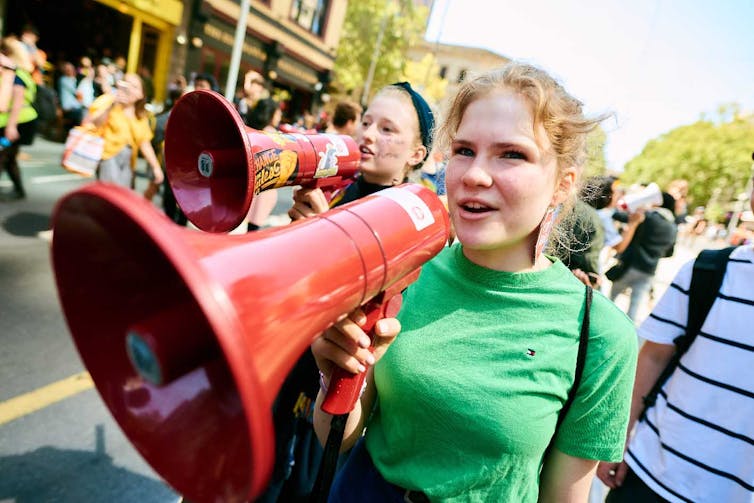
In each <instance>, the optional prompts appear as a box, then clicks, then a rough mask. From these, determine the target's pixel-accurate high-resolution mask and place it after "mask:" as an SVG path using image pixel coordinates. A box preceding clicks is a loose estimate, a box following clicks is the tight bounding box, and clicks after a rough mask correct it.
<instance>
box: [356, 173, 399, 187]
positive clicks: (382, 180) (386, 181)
mask: <svg viewBox="0 0 754 503" xmlns="http://www.w3.org/2000/svg"><path fill="white" fill-rule="evenodd" d="M361 178H363V179H364V181H365V182H367V183H373V184H375V185H384V186H386V187H388V186H393V185H398V184H400V183H402V182H403V178H404V177H403V176H402V175H398V176H397V177H394V176H387V175H383V176H380V175H375V174H373V173H365V172H363V171H362V172H361Z"/></svg>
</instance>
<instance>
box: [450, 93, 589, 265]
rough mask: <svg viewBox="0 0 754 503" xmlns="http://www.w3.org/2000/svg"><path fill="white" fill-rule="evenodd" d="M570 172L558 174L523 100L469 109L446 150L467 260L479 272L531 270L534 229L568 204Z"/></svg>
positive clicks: (488, 100) (492, 99)
mask: <svg viewBox="0 0 754 503" xmlns="http://www.w3.org/2000/svg"><path fill="white" fill-rule="evenodd" d="M575 172H576V170H575V168H569V169H567V170H565V172H564V173H562V174H560V175H559V174H558V164H557V160H556V156H555V153H554V152H553V150H552V146H551V145H550V142H549V140H548V139H547V135H546V134H545V131H544V129H543V128H542V127H541V126H540V129H539V131H537V134H536V136H535V134H534V121H533V117H532V113H531V111H530V107H529V105H528V104H527V102H526V101H525V100H524V98H522V97H520V96H518V95H516V94H515V93H513V92H509V91H498V92H493V93H491V94H488V95H485V96H482V97H480V98H478V99H477V100H476V101H474V102H472V103H471V104H470V105H468V107H467V108H466V110H465V112H464V114H463V117H462V119H461V122H460V124H459V127H458V131H457V132H456V135H455V138H454V140H453V143H452V145H451V153H450V159H449V161H448V166H447V174H446V177H447V178H446V184H447V191H448V204H449V210H450V215H451V218H452V221H453V224H454V226H455V231H456V233H457V235H458V239H459V241H461V243H463V246H464V254H465V255H466V256H467V257H468V258H469V259H470V260H471V261H472V262H475V263H477V264H479V265H482V266H485V267H488V268H491V269H498V270H508V271H518V270H523V269H527V268H530V267H532V265H533V256H534V245H535V242H536V240H537V233H538V229H539V224H540V222H541V221H542V218H543V217H544V215H545V213H546V212H547V210H548V208H549V207H554V206H557V205H558V204H560V203H562V202H563V201H564V200H565V198H566V197H567V194H568V191H569V190H570V188H571V186H572V184H573V181H574V178H575ZM556 187H557V190H556Z"/></svg>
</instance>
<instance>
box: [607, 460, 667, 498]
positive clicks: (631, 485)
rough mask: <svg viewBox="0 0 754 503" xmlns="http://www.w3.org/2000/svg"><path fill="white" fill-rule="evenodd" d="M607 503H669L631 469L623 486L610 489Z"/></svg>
mask: <svg viewBox="0 0 754 503" xmlns="http://www.w3.org/2000/svg"><path fill="white" fill-rule="evenodd" d="M605 503H668V500H666V499H665V498H661V497H660V496H658V495H657V493H656V492H654V491H653V490H652V489H650V488H649V487H647V484H645V483H644V481H643V480H641V479H640V478H639V477H637V476H636V474H635V473H634V471H633V470H632V469H631V468H629V469H628V473H626V479H625V480H624V481H623V485H622V486H620V487H619V488H617V489H610V492H609V493H607V498H605Z"/></svg>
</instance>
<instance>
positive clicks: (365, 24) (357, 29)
mask: <svg viewBox="0 0 754 503" xmlns="http://www.w3.org/2000/svg"><path fill="white" fill-rule="evenodd" d="M428 15H429V11H428V9H427V8H426V7H425V6H421V5H419V6H414V3H413V2H412V1H411V0H388V1H386V0H358V1H351V2H348V9H347V10H346V18H345V21H344V23H343V33H342V35H341V38H340V44H339V45H338V54H337V56H336V58H335V65H334V68H333V73H334V79H333V84H332V85H333V87H334V88H335V89H336V94H343V95H349V96H351V97H352V98H353V99H356V100H360V99H361V94H362V91H363V89H364V85H365V83H366V81H367V75H368V73H369V67H370V64H371V62H372V58H373V56H374V55H375V54H377V55H378V57H377V59H376V65H375V67H374V76H373V78H372V82H371V85H370V92H369V96H367V97H366V101H369V99H370V98H371V96H372V95H374V93H375V92H376V91H377V90H379V89H380V88H381V87H383V86H385V85H387V84H390V83H393V82H396V81H398V80H400V78H401V75H402V74H403V73H404V68H405V64H406V51H407V49H408V47H409V46H410V45H412V44H414V43H416V42H417V41H418V40H419V39H420V38H421V37H422V36H423V35H424V28H425V26H426V24H427V17H428ZM381 30H382V37H381V41H380V44H379V47H377V51H375V48H376V45H377V44H376V43H377V40H378V38H380V37H379V33H380V31H381Z"/></svg>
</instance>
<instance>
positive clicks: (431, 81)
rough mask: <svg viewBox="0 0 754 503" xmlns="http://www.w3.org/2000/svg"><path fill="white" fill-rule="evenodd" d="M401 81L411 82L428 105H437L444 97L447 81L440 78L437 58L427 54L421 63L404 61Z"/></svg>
mask: <svg viewBox="0 0 754 503" xmlns="http://www.w3.org/2000/svg"><path fill="white" fill-rule="evenodd" d="M401 80H406V81H408V82H411V85H412V86H413V87H415V88H416V89H417V90H418V91H419V92H421V94H422V96H424V98H426V99H427V101H429V102H430V103H434V104H435V105H436V104H438V103H439V102H440V101H441V100H442V99H443V98H444V97H445V90H446V88H447V87H448V81H447V79H443V78H440V68H439V66H438V65H437V58H436V57H435V56H434V55H433V54H431V53H427V54H425V55H424V57H423V58H422V60H421V61H406V67H405V69H404V72H403V75H402V76H401Z"/></svg>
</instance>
